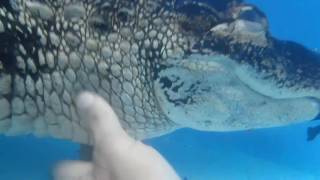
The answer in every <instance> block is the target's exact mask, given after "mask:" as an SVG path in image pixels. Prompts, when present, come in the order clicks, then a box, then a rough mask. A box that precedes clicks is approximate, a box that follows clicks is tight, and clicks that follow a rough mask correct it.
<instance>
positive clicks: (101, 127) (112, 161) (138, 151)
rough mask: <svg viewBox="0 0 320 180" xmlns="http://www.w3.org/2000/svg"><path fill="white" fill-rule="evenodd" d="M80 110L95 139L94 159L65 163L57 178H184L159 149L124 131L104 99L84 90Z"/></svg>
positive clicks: (133, 179) (70, 179) (66, 179)
mask: <svg viewBox="0 0 320 180" xmlns="http://www.w3.org/2000/svg"><path fill="white" fill-rule="evenodd" d="M77 109H78V112H80V113H79V114H80V116H82V118H83V119H85V120H86V121H87V122H88V127H89V129H88V132H89V134H90V136H91V137H92V138H93V161H92V162H86V161H68V162H64V163H61V164H60V165H59V166H58V167H57V169H56V170H55V173H54V175H55V179H56V180H180V178H179V177H178V175H177V174H176V173H175V171H174V169H173V168H172V167H171V166H170V165H169V163H168V162H167V161H166V160H165V159H164V158H163V157H162V156H161V155H160V154H159V153H158V152H157V151H156V150H155V149H153V148H152V147H150V146H147V145H145V144H143V143H142V142H140V141H136V140H135V139H133V138H131V137H130V136H129V135H128V134H127V133H126V132H125V131H124V129H123V128H122V127H121V124H120V122H119V119H118V117H117V115H116V114H115V113H114V111H113V110H112V108H111V106H110V105H109V104H108V103H107V102H105V101H104V99H103V98H101V97H99V96H97V95H94V94H91V93H82V94H81V95H80V96H79V97H78V99H77Z"/></svg>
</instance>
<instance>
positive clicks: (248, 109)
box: [0, 0, 320, 144]
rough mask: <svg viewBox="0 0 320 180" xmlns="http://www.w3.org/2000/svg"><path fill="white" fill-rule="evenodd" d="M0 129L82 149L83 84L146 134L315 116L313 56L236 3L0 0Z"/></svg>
mask: <svg viewBox="0 0 320 180" xmlns="http://www.w3.org/2000/svg"><path fill="white" fill-rule="evenodd" d="M0 41H1V42H0V47H1V48H0V132H1V133H4V134H7V135H21V134H27V133H33V134H35V135H38V136H53V137H57V138H64V139H70V140H73V141H76V142H80V143H83V144H90V138H89V137H88V135H87V132H86V123H85V122H82V121H81V120H80V119H79V118H78V117H77V114H78V113H77V112H76V110H75V108H74V102H73V99H74V97H75V96H76V95H77V94H78V93H79V92H81V91H92V92H96V93H98V94H99V95H101V96H103V97H104V98H105V99H106V100H107V101H108V102H109V103H110V104H111V106H112V107H113V108H114V109H115V112H116V113H117V115H118V116H119V118H120V119H121V123H122V125H123V127H124V128H125V129H126V130H127V131H128V132H129V133H130V134H131V135H132V136H135V137H137V138H149V137H153V136H159V135H161V134H166V133H169V132H172V131H174V130H176V129H178V128H182V127H190V128H194V129H199V130H206V131H235V130H245V129H256V128H267V127H274V126H284V125H288V124H293V123H298V122H303V121H308V120H313V119H314V118H315V117H317V116H318V114H319V111H320V108H319V99H320V61H319V59H320V56H319V55H318V54H316V53H315V52H312V51H310V50H308V49H306V48H305V47H303V46H301V45H299V44H296V43H293V42H288V41H280V40H277V39H275V38H273V37H272V36H271V34H270V33H269V31H268V21H267V18H266V17H265V15H264V14H263V13H262V12H261V11H260V10H258V9H257V8H256V7H254V6H252V5H247V4H245V3H243V2H242V1H241V0H215V1H213V2H212V3H211V4H205V3H201V2H192V1H186V2H176V1H164V0H163V1H162V0H10V1H9V0H3V1H1V2H0Z"/></svg>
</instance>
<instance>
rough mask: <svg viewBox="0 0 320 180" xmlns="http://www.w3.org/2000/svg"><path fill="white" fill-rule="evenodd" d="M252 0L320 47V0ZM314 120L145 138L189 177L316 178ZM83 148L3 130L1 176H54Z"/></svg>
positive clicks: (33, 179)
mask: <svg viewBox="0 0 320 180" xmlns="http://www.w3.org/2000/svg"><path fill="white" fill-rule="evenodd" d="M249 2H252V3H254V4H256V5H257V6H259V7H260V8H261V9H262V10H263V11H264V12H265V13H266V14H267V16H268V18H269V20H270V27H271V32H272V34H273V35H274V36H276V37H278V38H281V39H288V40H294V41H297V42H299V43H302V44H304V45H306V46H307V47H309V48H312V49H317V48H320V23H319V17H320V13H319V8H320V1H319V0H307V1H302V0H281V1H278V0H249ZM317 123H318V122H314V123H313V124H317ZM319 123H320V122H319ZM310 125H311V123H305V124H301V125H295V126H290V127H283V128H274V129H265V130H257V131H245V132H234V133H207V132H197V131H193V130H190V129H183V130H179V131H177V132H175V133H173V134H170V135H167V136H163V137H160V138H156V139H153V140H148V141H146V142H147V143H148V144H151V145H152V146H154V147H155V148H156V149H158V150H159V151H160V152H161V153H162V154H163V155H164V156H165V157H166V158H167V159H168V160H169V161H170V163H172V165H173V166H174V167H175V168H176V169H177V171H178V173H179V174H180V175H181V176H182V177H187V178H188V180H212V179H215V180H216V179H224V180H242V179H246V180H247V179H250V180H269V179H275V180H280V179H281V180H282V179H288V180H289V179H290V180H295V179H296V180H309V179H310V180H316V179H320V168H318V167H320V138H319V139H317V140H316V141H313V142H307V141H306V129H307V127H308V126H310ZM78 150H79V146H78V145H77V144H74V143H70V142H67V141H62V140H54V139H37V138H34V137H32V136H24V137H3V136H0V180H26V179H28V180H46V179H49V178H50V171H51V169H52V167H53V165H54V164H55V163H56V162H58V161H60V160H66V159H77V158H78Z"/></svg>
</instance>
